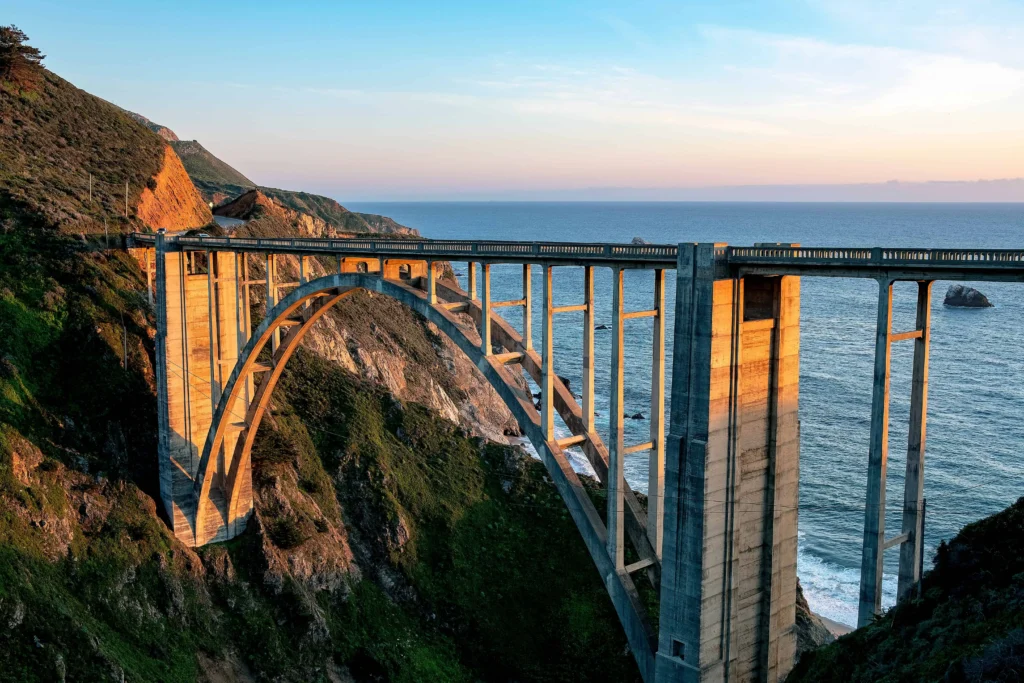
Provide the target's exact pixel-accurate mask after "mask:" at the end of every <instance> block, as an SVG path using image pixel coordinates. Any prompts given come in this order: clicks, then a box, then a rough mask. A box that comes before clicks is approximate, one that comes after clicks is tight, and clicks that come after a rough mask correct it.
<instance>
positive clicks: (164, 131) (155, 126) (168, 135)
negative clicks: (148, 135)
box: [118, 107, 178, 142]
mask: <svg viewBox="0 0 1024 683" xmlns="http://www.w3.org/2000/svg"><path fill="white" fill-rule="evenodd" d="M118 108H119V109H120V107H118ZM122 111H124V113H125V114H128V116H130V117H131V118H132V120H134V121H138V122H139V123H141V124H142V125H144V126H145V127H146V128H149V129H150V130H151V131H153V132H154V133H156V134H157V135H159V136H160V137H162V138H163V139H164V140H166V141H167V142H178V136H177V135H175V134H174V131H173V130H171V129H170V128H168V127H167V126H161V125H160V124H159V123H154V122H153V121H150V120H149V119H147V118H146V117H145V116H143V115H142V114H136V113H135V112H133V111H128V110H127V109H123V110H122Z"/></svg>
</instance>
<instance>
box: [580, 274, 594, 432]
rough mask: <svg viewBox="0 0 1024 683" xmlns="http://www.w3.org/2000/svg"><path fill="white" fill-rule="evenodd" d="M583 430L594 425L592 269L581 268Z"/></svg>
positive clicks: (591, 430) (588, 430)
mask: <svg viewBox="0 0 1024 683" xmlns="http://www.w3.org/2000/svg"><path fill="white" fill-rule="evenodd" d="M583 303H584V304H586V306H587V308H586V310H585V311H583V399H582V401H583V405H582V406H581V407H582V408H583V428H584V429H585V430H586V431H587V433H588V434H589V433H592V432H593V431H594V430H595V428H596V426H595V425H594V267H593V266H584V268H583Z"/></svg>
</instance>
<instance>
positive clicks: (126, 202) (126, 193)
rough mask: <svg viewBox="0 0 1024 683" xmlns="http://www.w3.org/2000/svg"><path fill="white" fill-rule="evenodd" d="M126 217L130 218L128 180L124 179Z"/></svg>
mask: <svg viewBox="0 0 1024 683" xmlns="http://www.w3.org/2000/svg"><path fill="white" fill-rule="evenodd" d="M124 217H125V218H128V181H127V180H125V181H124Z"/></svg>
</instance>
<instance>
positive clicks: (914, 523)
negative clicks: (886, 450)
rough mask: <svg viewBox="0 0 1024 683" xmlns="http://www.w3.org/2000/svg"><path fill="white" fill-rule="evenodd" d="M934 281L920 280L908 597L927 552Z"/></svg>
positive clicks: (905, 569) (903, 550)
mask: <svg viewBox="0 0 1024 683" xmlns="http://www.w3.org/2000/svg"><path fill="white" fill-rule="evenodd" d="M931 309H932V283H931V281H924V282H918V283H917V330H919V331H920V332H921V336H920V337H918V338H917V339H915V340H914V376H913V380H912V384H911V389H910V433H909V436H908V439H907V476H906V479H905V483H904V488H903V533H905V534H907V540H906V541H904V542H903V543H902V544H901V546H900V578H899V588H898V592H897V596H898V599H899V600H902V599H903V598H905V597H907V596H908V595H909V594H910V592H911V591H912V590H913V589H914V587H915V586H916V585H917V583H918V581H920V580H921V554H922V553H923V552H924V548H923V547H922V546H923V545H924V528H923V525H924V510H923V506H924V441H925V426H926V423H927V414H928V351H929V345H930V337H931Z"/></svg>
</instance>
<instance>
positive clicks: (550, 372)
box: [540, 264, 555, 441]
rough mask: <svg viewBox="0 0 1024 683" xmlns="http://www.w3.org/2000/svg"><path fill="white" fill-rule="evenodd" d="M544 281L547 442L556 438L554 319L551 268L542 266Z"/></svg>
mask: <svg viewBox="0 0 1024 683" xmlns="http://www.w3.org/2000/svg"><path fill="white" fill-rule="evenodd" d="M541 273H542V274H543V280H544V320H543V322H542V323H541V371H540V406H541V408H540V428H541V431H542V432H543V433H544V440H545V441H553V440H554V438H555V410H554V395H553V389H554V375H555V371H554V368H553V367H552V365H553V362H554V328H553V325H552V317H553V315H554V313H553V312H552V310H551V309H552V308H554V305H553V303H552V293H551V266H549V265H546V264H545V265H543V266H541Z"/></svg>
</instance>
